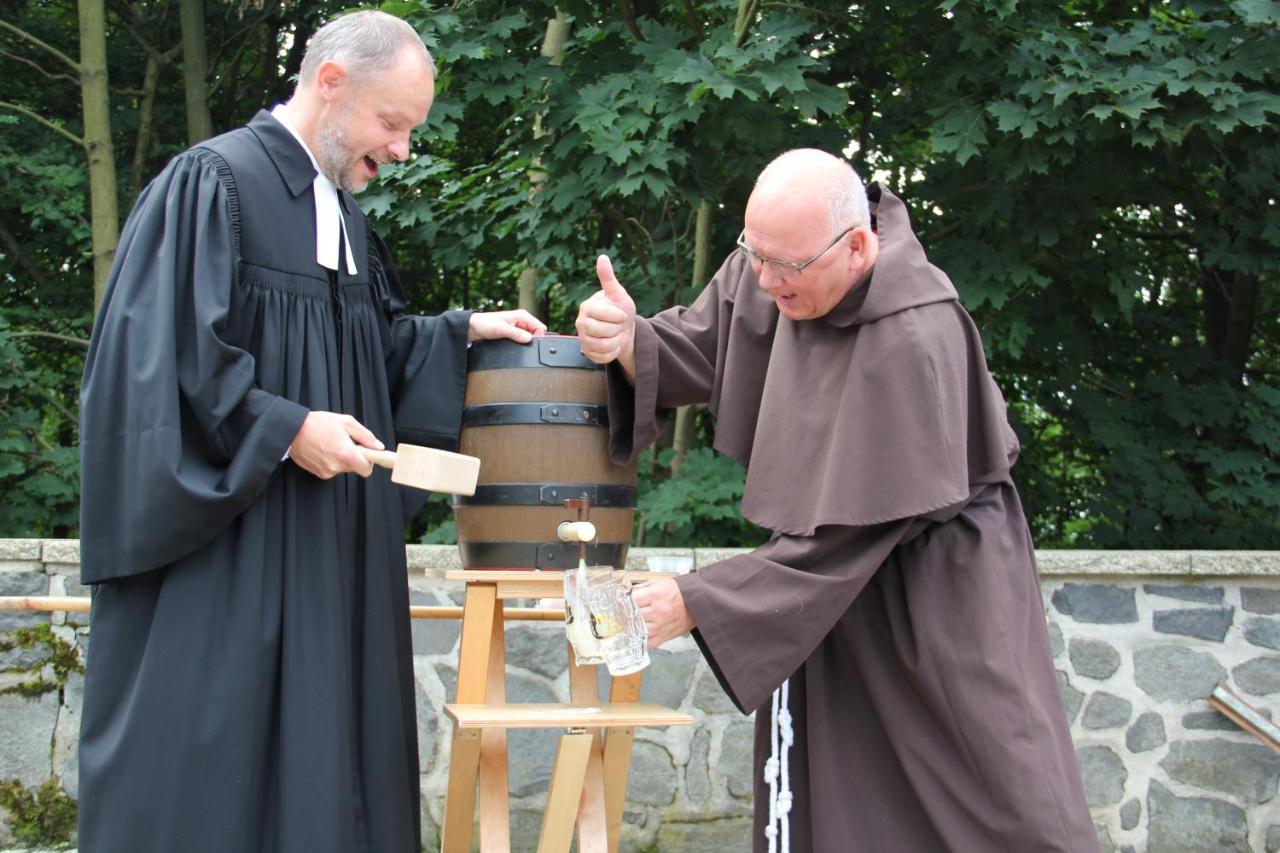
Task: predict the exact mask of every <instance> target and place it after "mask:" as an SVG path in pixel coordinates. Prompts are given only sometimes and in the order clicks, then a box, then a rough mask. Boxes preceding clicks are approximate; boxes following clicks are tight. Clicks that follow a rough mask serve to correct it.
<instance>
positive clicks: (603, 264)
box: [596, 255, 627, 302]
mask: <svg viewBox="0 0 1280 853" xmlns="http://www.w3.org/2000/svg"><path fill="white" fill-rule="evenodd" d="M596 278H598V279H600V290H601V291H602V292H603V293H604V295H605V298H606V299H608V300H609V301H610V302H625V301H626V300H627V291H626V290H625V289H624V288H623V287H622V285H621V284H619V283H618V277H617V276H615V275H614V274H613V264H612V263H611V262H610V261H609V256H608V255H601V256H599V257H598V258H596Z"/></svg>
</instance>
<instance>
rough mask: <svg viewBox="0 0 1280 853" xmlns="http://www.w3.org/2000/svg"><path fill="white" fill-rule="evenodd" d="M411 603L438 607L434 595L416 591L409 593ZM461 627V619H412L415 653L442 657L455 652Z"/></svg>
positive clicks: (410, 627)
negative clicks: (441, 655)
mask: <svg viewBox="0 0 1280 853" xmlns="http://www.w3.org/2000/svg"><path fill="white" fill-rule="evenodd" d="M409 603H410V604H418V605H428V606H432V607H435V606H437V605H438V602H437V601H436V598H435V596H434V595H431V594H430V593H424V592H414V591H411V592H410V593H409ZM461 626H462V621H461V620H460V619H411V620H410V621H409V631H410V632H411V633H412V635H413V653H414V654H415V655H440V654H445V653H446V652H451V651H453V648H454V646H455V645H457V642H458V634H459V633H460V632H461V630H462V627H461Z"/></svg>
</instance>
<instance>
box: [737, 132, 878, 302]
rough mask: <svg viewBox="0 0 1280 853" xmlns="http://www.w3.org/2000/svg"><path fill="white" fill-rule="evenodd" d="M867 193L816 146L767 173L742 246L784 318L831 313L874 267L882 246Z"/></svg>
mask: <svg viewBox="0 0 1280 853" xmlns="http://www.w3.org/2000/svg"><path fill="white" fill-rule="evenodd" d="M864 193H865V190H864V189H863V187H862V183H861V182H860V181H859V180H858V178H857V175H855V174H854V172H853V170H852V169H851V168H850V167H849V165H848V164H847V163H845V162H844V161H842V160H840V159H838V158H836V157H834V156H832V155H830V154H828V153H826V152H824V151H819V150H817V149H812V148H801V149H795V150H792V151H788V152H786V153H785V154H782V155H779V156H778V157H777V158H775V159H774V160H773V162H771V163H770V164H769V165H768V166H767V167H766V168H765V170H764V171H763V172H761V173H760V177H759V178H758V179H757V181H756V186H755V189H754V190H752V192H751V197H750V198H749V199H748V200H747V210H746V217H745V219H746V222H745V225H746V228H745V229H744V231H743V232H742V245H743V246H744V248H745V250H746V255H747V257H748V258H749V259H750V260H751V267H752V269H753V270H755V272H756V276H757V277H758V279H759V283H760V289H761V290H763V291H764V292H765V293H767V294H768V295H769V296H770V297H771V298H772V299H773V302H774V304H775V305H777V306H778V311H779V312H780V313H781V314H782V316H784V317H788V318H790V319H792V320H813V319H816V318H818V317H822V316H825V315H826V314H827V313H829V312H830V311H831V309H833V308H835V307H836V305H838V304H840V300H842V299H844V297H845V295H846V294H847V293H848V292H849V291H850V290H851V289H852V288H853V286H854V285H855V284H857V283H858V280H859V279H860V278H862V276H863V275H865V274H866V272H867V271H868V270H870V269H871V267H872V265H873V264H874V263H875V259H876V253H877V250H878V247H879V243H878V241H877V239H876V236H875V235H874V234H873V233H871V230H870V228H869V227H867V226H868V224H869V220H868V218H867V213H866V204H865V194H864ZM854 200H857V201H858V204H856V205H851V202H852V201H854ZM837 220H838V221H837ZM762 259H771V260H774V261H784V262H789V264H787V263H783V264H774V263H769V262H766V261H763V260H762ZM791 265H804V268H803V270H799V271H797V270H796V269H794V268H793V267H792V266H791Z"/></svg>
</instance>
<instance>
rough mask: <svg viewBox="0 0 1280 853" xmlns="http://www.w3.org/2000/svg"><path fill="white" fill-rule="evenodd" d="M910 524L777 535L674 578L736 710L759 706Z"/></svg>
mask: <svg viewBox="0 0 1280 853" xmlns="http://www.w3.org/2000/svg"><path fill="white" fill-rule="evenodd" d="M910 524H911V522H910V520H909V519H904V520H901V521H895V522H890V523H887V524H879V525H872V526H868V527H842V526H826V527H820V528H818V529H817V531H815V532H814V534H813V535H812V536H787V535H781V536H776V537H774V538H773V539H771V540H770V541H769V542H767V543H765V544H764V545H761V546H760V547H759V548H757V549H755V550H754V551H752V552H750V553H748V554H740V555H737V556H734V557H730V558H729V559H727V560H722V561H720V562H718V563H714V564H712V565H710V566H707V567H706V568H705V569H702V570H700V571H698V572H695V573H694V574H690V575H683V576H681V577H678V578H676V583H677V584H678V585H679V587H680V594H681V595H682V596H683V597H684V603H685V606H686V607H688V608H689V613H690V615H691V616H692V617H693V620H694V623H695V624H696V625H697V627H696V628H695V629H694V632H693V636H694V639H695V640H696V641H697V643H698V646H699V647H700V648H701V649H702V653H703V656H704V657H706V659H707V662H708V663H709V664H710V666H711V669H712V671H713V672H714V673H715V674H716V678H717V679H718V680H719V681H720V685H721V687H723V688H724V690H725V692H726V693H727V694H729V698H731V699H732V700H733V702H734V704H735V705H737V706H738V709H739V710H740V711H742V712H743V713H744V714H745V713H750V712H751V711H753V710H755V709H756V708H759V707H760V706H762V705H763V704H764V703H765V701H766V700H767V699H768V698H769V696H770V694H772V693H773V691H774V689H775V688H777V687H778V686H779V685H781V684H782V682H783V681H785V680H786V679H787V678H789V677H790V676H791V674H792V673H794V672H795V671H796V670H798V669H799V668H800V665H801V664H802V663H804V661H805V660H806V659H807V658H808V657H809V656H810V655H811V654H812V653H813V651H814V649H816V648H817V647H818V644H819V643H821V642H822V640H823V638H824V637H826V636H827V634H829V633H830V632H831V630H832V628H834V627H835V624H836V622H837V621H838V620H839V619H840V617H842V616H843V615H844V614H845V612H846V611H847V610H848V609H849V607H850V605H851V604H852V603H853V600H854V598H855V597H857V595H858V593H860V592H861V591H862V589H863V587H865V586H866V585H867V582H868V581H869V580H870V579H871V576H872V575H874V574H875V572H876V570H877V569H878V568H879V567H880V565H881V564H882V563H884V561H885V560H886V559H887V558H888V556H889V553H890V552H891V551H892V550H893V549H894V548H895V547H896V546H897V545H898V544H899V543H900V542H901V541H902V539H903V538H904V536H906V535H908V530H909V527H910Z"/></svg>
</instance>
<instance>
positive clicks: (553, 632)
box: [507, 622, 603, 678]
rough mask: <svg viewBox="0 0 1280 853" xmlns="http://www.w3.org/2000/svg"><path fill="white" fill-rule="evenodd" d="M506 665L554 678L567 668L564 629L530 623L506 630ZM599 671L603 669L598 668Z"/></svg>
mask: <svg viewBox="0 0 1280 853" xmlns="http://www.w3.org/2000/svg"><path fill="white" fill-rule="evenodd" d="M507 665H508V666H518V667H520V668H521V669H527V670H529V671H531V672H537V673H540V674H542V675H545V676H547V677H548V678H555V677H556V676H558V675H559V674H560V673H562V672H564V671H565V670H566V669H568V668H569V652H568V646H567V645H566V641H565V635H564V625H563V624H561V623H559V622H554V623H552V622H531V623H528V624H523V625H522V624H516V625H508V626H507ZM601 669H603V667H601Z"/></svg>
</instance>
